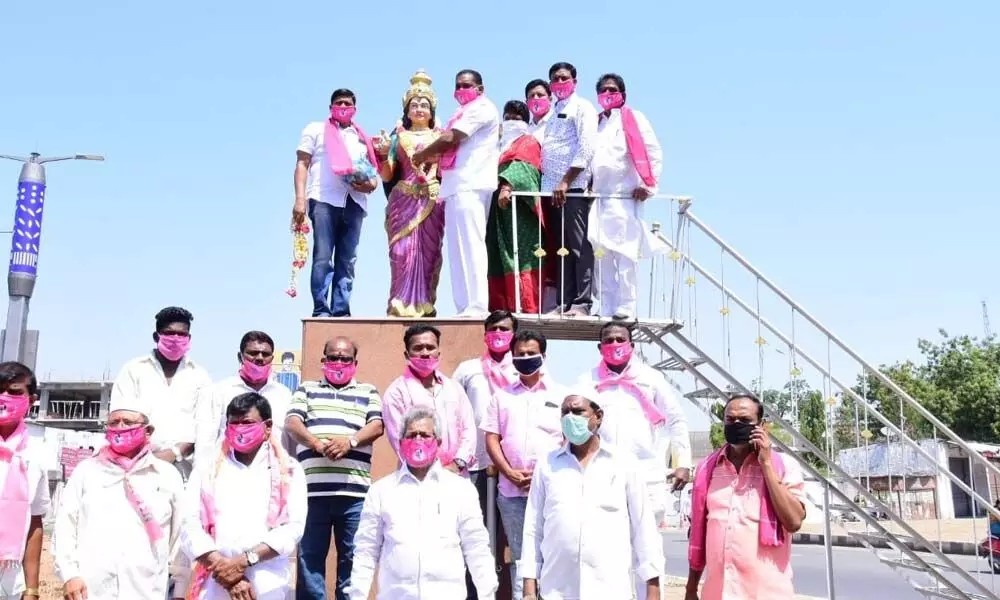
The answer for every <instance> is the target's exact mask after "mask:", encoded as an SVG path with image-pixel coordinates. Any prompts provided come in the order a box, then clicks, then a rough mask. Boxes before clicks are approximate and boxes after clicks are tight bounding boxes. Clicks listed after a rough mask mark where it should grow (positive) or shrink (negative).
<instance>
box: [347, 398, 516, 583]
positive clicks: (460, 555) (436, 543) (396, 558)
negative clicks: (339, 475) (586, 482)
mask: <svg viewBox="0 0 1000 600" xmlns="http://www.w3.org/2000/svg"><path fill="white" fill-rule="evenodd" d="M401 425H402V428H401V432H402V437H403V439H402V440H401V441H400V444H399V447H400V453H401V455H402V464H401V465H400V467H399V470H397V471H396V472H395V473H394V474H391V475H388V476H386V477H383V478H382V479H380V480H378V481H376V482H375V483H374V484H373V485H372V487H371V490H370V491H369V493H368V497H367V498H366V499H365V505H364V510H363V511H362V512H361V526H360V527H359V528H358V533H357V535H356V536H355V537H354V543H355V549H354V567H353V571H352V577H351V586H350V587H349V588H348V597H349V598H350V600H365V599H366V598H368V593H369V591H370V590H371V587H372V583H373V582H374V581H375V568H376V565H377V566H378V582H377V584H376V586H377V590H378V591H377V595H376V596H375V598H376V600H418V599H420V598H435V599H437V598H440V599H442V600H444V599H452V600H457V599H459V598H465V597H466V579H465V572H466V565H468V570H469V573H470V574H471V577H472V581H473V582H474V584H475V586H476V590H477V593H478V597H479V598H492V597H493V595H494V593H495V592H496V590H497V576H496V570H495V568H494V559H493V553H492V552H490V536H489V534H488V533H487V531H486V527H485V526H484V525H483V518H482V513H481V512H480V510H479V501H478V499H477V498H476V491H475V489H474V488H473V487H472V486H471V485H469V483H468V481H465V480H464V479H463V478H461V477H459V476H457V475H455V474H454V473H451V472H449V471H448V469H444V468H442V467H441V462H440V459H439V456H440V452H441V448H442V439H441V436H442V430H441V423H440V420H439V419H438V415H437V414H436V413H435V411H434V409H433V408H430V407H427V406H417V407H413V408H410V409H408V410H407V411H406V413H405V414H404V415H403V420H402V424H401Z"/></svg>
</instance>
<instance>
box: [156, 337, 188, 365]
mask: <svg viewBox="0 0 1000 600" xmlns="http://www.w3.org/2000/svg"><path fill="white" fill-rule="evenodd" d="M156 349H157V350H159V351H160V354H162V355H163V358H165V359H167V360H170V361H175V360H180V359H181V358H182V357H183V356H184V355H185V354H187V352H188V350H190V349H191V338H190V337H188V336H186V335H172V334H169V333H161V334H160V337H159V339H158V340H157V341H156Z"/></svg>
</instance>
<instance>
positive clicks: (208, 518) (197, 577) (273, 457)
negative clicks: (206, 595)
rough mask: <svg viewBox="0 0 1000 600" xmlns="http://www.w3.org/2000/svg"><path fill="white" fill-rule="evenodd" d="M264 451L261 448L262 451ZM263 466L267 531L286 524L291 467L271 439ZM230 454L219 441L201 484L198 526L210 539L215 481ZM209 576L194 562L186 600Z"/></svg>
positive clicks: (215, 511)
mask: <svg viewBox="0 0 1000 600" xmlns="http://www.w3.org/2000/svg"><path fill="white" fill-rule="evenodd" d="M262 450H264V448H262ZM266 450H267V453H268V454H267V466H268V469H269V471H270V473H271V498H270V502H269V504H268V509H267V528H268V529H274V528H275V527H278V526H281V525H284V524H285V523H288V490H289V487H290V483H291V474H292V468H291V464H290V463H289V458H288V455H287V454H286V453H285V451H284V449H283V448H282V447H281V444H280V443H278V440H276V439H274V437H273V436H272V438H271V439H270V440H269V441H268V444H267V449H266ZM231 452H232V448H231V447H230V446H229V442H228V441H226V440H225V439H223V441H222V451H221V452H219V456H218V458H217V459H216V461H215V469H214V470H213V471H212V472H211V473H210V474H209V479H208V480H207V481H205V482H202V488H201V509H200V511H199V513H200V516H201V526H202V528H203V529H204V530H205V533H207V534H208V535H209V536H210V537H212V538H213V539H214V538H215V521H216V515H217V514H218V508H217V507H216V505H215V478H216V477H217V476H218V475H219V469H220V468H221V467H222V463H224V462H225V461H226V459H227V457H228V456H229V455H230V453H231ZM211 575H212V574H211V573H210V572H209V571H208V570H207V569H205V568H204V567H203V566H201V563H196V564H195V567H194V576H193V577H192V578H191V587H190V588H189V589H188V593H187V599H188V600H199V597H200V596H201V592H202V590H203V589H204V588H205V583H206V582H207V581H208V578H209V577H210V576H211Z"/></svg>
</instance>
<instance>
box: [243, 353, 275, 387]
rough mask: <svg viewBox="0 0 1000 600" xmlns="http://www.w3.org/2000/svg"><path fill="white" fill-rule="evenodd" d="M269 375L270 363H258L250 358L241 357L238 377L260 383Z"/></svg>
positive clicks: (249, 381)
mask: <svg viewBox="0 0 1000 600" xmlns="http://www.w3.org/2000/svg"><path fill="white" fill-rule="evenodd" d="M270 376H271V363H267V364H266V365H258V364H257V363H255V362H254V361H252V360H247V359H245V358H244V359H243V362H242V363H241V364H240V377H242V378H243V380H244V381H246V382H248V383H262V382H264V381H267V379H268V378H269V377H270Z"/></svg>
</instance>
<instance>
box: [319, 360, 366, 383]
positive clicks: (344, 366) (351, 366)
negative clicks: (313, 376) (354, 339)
mask: <svg viewBox="0 0 1000 600" xmlns="http://www.w3.org/2000/svg"><path fill="white" fill-rule="evenodd" d="M357 371H358V365H357V363H342V362H337V361H333V360H328V361H326V362H325V363H323V376H324V377H326V380H327V381H329V382H330V383H332V384H333V385H346V384H348V383H350V382H351V380H352V379H354V374H355V373H356V372H357Z"/></svg>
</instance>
